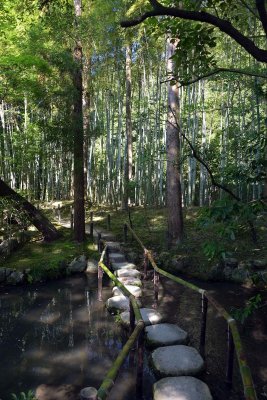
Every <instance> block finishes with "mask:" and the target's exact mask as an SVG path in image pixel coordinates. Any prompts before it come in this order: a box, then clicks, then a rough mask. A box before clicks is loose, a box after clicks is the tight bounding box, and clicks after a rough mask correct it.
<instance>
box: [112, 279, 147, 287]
mask: <svg viewBox="0 0 267 400" xmlns="http://www.w3.org/2000/svg"><path fill="white" fill-rule="evenodd" d="M118 281H120V282H121V283H122V284H123V285H132V286H139V287H141V286H142V282H141V280H140V279H138V278H132V277H127V276H125V277H122V278H118Z"/></svg>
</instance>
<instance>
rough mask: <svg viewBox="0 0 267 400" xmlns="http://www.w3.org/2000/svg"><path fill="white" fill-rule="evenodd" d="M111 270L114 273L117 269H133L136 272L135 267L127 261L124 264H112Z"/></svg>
mask: <svg viewBox="0 0 267 400" xmlns="http://www.w3.org/2000/svg"><path fill="white" fill-rule="evenodd" d="M112 268H113V270H114V271H117V270H118V269H135V270H136V265H135V264H132V263H129V262H127V261H124V262H112Z"/></svg>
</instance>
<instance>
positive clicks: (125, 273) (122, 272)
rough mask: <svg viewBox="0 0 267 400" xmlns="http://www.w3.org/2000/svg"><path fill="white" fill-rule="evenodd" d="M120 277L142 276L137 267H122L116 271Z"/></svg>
mask: <svg viewBox="0 0 267 400" xmlns="http://www.w3.org/2000/svg"><path fill="white" fill-rule="evenodd" d="M115 275H116V276H118V277H119V278H140V276H141V272H139V271H138V270H137V269H129V268H121V269H118V270H117V271H116V273H115Z"/></svg>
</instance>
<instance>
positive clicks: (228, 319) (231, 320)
mask: <svg viewBox="0 0 267 400" xmlns="http://www.w3.org/2000/svg"><path fill="white" fill-rule="evenodd" d="M227 322H228V324H231V322H235V319H234V318H233V317H230V318H227Z"/></svg>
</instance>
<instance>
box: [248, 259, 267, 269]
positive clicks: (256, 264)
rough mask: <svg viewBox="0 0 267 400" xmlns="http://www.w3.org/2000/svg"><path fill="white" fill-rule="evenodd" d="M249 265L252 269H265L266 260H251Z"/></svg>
mask: <svg viewBox="0 0 267 400" xmlns="http://www.w3.org/2000/svg"><path fill="white" fill-rule="evenodd" d="M251 264H252V266H253V268H254V269H264V268H267V260H251Z"/></svg>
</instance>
